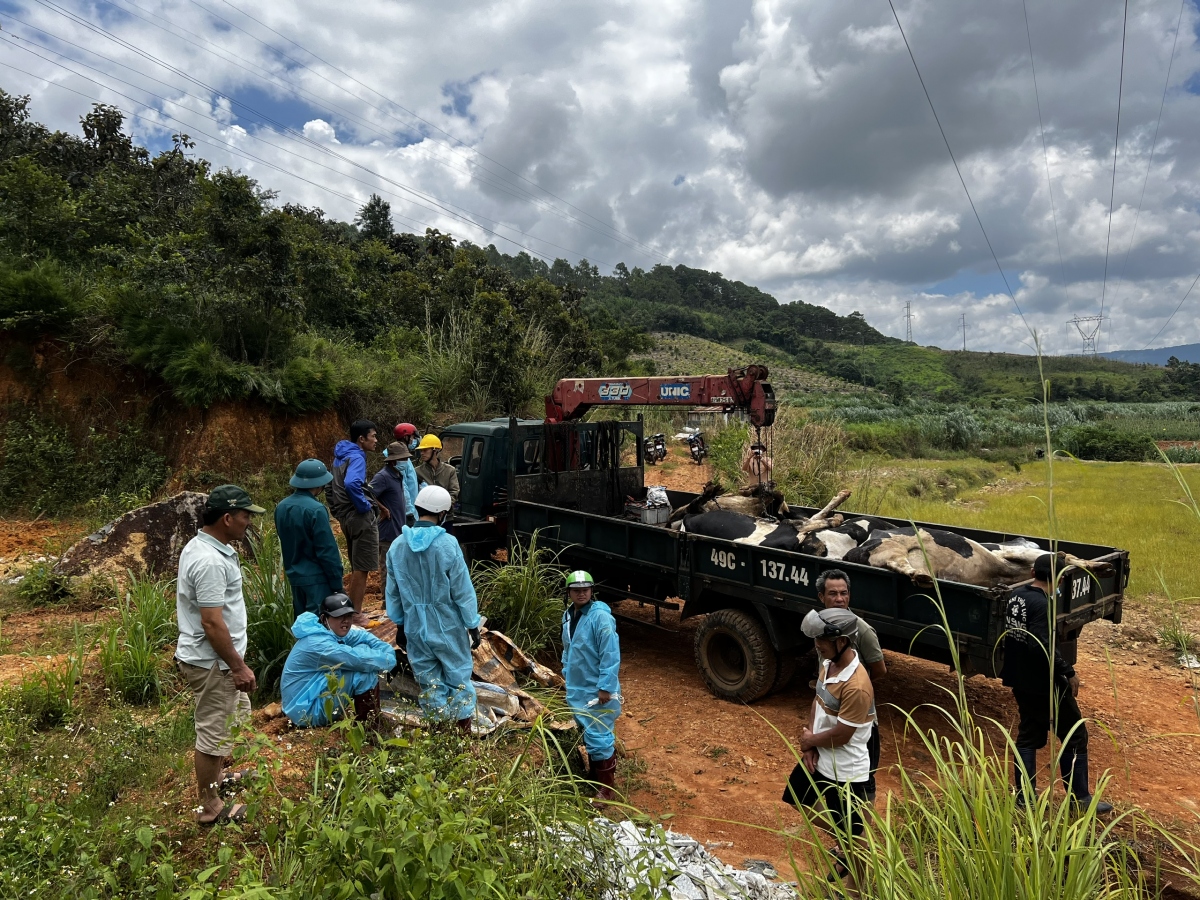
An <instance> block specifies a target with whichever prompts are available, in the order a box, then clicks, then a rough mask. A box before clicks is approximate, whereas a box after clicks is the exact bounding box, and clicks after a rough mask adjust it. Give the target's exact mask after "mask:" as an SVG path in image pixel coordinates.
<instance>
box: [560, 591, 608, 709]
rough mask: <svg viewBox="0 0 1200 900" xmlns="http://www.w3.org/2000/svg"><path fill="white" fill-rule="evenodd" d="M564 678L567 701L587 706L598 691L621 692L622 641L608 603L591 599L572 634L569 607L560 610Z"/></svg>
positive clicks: (578, 705)
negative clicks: (619, 678)
mask: <svg viewBox="0 0 1200 900" xmlns="http://www.w3.org/2000/svg"><path fill="white" fill-rule="evenodd" d="M562 643H563V653H562V661H563V678H564V679H565V680H566V682H567V704H568V705H569V706H570V707H571V708H572V709H575V710H583V709H587V704H588V701H589V700H592V699H595V697H596V694H597V693H598V692H599V691H607V692H608V693H610V694H619V693H621V682H620V681H619V680H618V679H617V672H618V671H619V670H620V668H621V644H620V642H619V641H618V640H617V622H616V619H614V618H613V614H612V610H610V609H609V608H608V604H606V603H604V602H602V601H600V600H593V601H592V602H591V603H589V604H588V605H587V606H585V607H584V608H583V612H582V613H580V616H579V622H578V624H576V626H575V635H574V637H572V636H571V607H569V606H568V607H567V609H566V612H564V613H563V629H562Z"/></svg>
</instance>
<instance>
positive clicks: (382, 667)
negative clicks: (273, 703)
mask: <svg viewBox="0 0 1200 900" xmlns="http://www.w3.org/2000/svg"><path fill="white" fill-rule="evenodd" d="M292 636H293V637H295V638H296V643H295V644H294V645H293V646H292V651H291V652H290V653H289V654H288V658H287V662H285V663H284V664H283V681H282V683H281V684H280V692H281V693H282V695H283V696H282V706H283V711H284V713H285V714H286V715H287V717H288V718H289V719H291V720H292V724H293V725H297V726H299V727H301V728H307V727H310V726H320V725H328V724H329V717H328V716H327V715H326V712H325V701H326V699H327V698H328V697H329V678H328V676H329V673H330V672H332V673H334V674H335V675H337V676H340V677H341V678H342V679H343V681H344V683H343V685H342V687H341V689H340V690H339V691H338V692H337V694H336V695H335V696H334V697H333V709H334V716H335V717H336V716H337V715H338V714H339V713H340V712H341V711H343V710H345V708H346V707H347V706H349V705H350V703H351V701H352V698H353V697H354V696H355V695H356V694H361V693H363V692H365V691H369V690H371V689H372V688H373V687H375V685H376V684H378V683H379V673H380V672H388V671H391V669H392V668H393V667H394V666H395V665H396V650H395V648H394V647H392V645H391V644H389V643H387V642H386V641H381V640H380V639H379V638H377V637H375V635H373V634H371V632H369V631H365V630H364V629H362V628H351V629H350V630H349V631H348V632H347V633H346V636H345V637H344V638H339V637H338V636H337V635H336V634H334V633H333V632H332V631H330V630H329V629H328V628H326V627H325V626H324V625H322V624H321V623H320V621H319V620H318V619H317V617H316V616H315V615H313V614H312V613H310V612H306V613H302V614H301V616H300V618H298V619H296V621H295V622H293V623H292Z"/></svg>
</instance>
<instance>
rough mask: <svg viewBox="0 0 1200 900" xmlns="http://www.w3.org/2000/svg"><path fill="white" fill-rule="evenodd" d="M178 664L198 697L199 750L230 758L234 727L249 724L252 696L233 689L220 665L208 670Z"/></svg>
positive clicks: (188, 664)
mask: <svg viewBox="0 0 1200 900" xmlns="http://www.w3.org/2000/svg"><path fill="white" fill-rule="evenodd" d="M175 662H176V664H177V665H178V666H179V673H180V674H181V675H183V677H184V678H186V679H187V683H188V687H190V688H191V689H192V693H193V694H195V695H196V749H197V750H199V751H200V752H201V753H207V754H208V755H209V756H228V755H229V754H230V752H231V751H232V750H233V740H232V738H231V736H230V732H231V731H232V728H233V725H235V724H240V723H243V722H249V721H250V698H249V696H247V695H246V694H244V693H242V692H241V691H239V690H238V689H237V688H235V687H234V686H233V675H232V674H230V672H229V670H228V669H222V668H221V666H220V663H213V664H212V668H211V669H205V668H203V667H201V666H193V665H192V664H191V663H185V662H183V661H182V660H176V661H175Z"/></svg>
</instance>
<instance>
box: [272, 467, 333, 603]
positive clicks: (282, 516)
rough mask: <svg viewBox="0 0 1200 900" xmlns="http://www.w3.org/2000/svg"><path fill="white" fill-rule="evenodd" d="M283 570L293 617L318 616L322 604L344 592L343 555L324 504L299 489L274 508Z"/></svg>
mask: <svg viewBox="0 0 1200 900" xmlns="http://www.w3.org/2000/svg"><path fill="white" fill-rule="evenodd" d="M275 531H276V533H277V534H278V535H279V549H280V552H281V553H282V555H283V571H284V573H285V574H286V575H287V580H288V584H290V585H291V586H292V614H293V616H294V617H299V615H300V614H301V613H302V612H304V611H305V610H307V611H308V612H310V613H314V614H315V613H317V612H318V611H319V610H320V608H321V601H322V600H324V599H325V598H326V597H328V596H329V595H330V594H336V593H338V592H339V591H341V590H342V575H343V574H344V573H343V570H342V554H341V551H340V550H338V545H337V540H336V539H335V538H334V536H333V528H332V527H331V526H330V524H329V513H328V512H327V511H326V509H325V504H323V503H322V502H321V501H320V500H318V499H317V498H316V497H314V496H313V495H312V494H310V493H309V492H308V491H302V490H297V491H294V492H293V493H292V494H291V495H290V496H288V497H284V498H283V499H282V500H280V501H279V505H278V506H276V507H275Z"/></svg>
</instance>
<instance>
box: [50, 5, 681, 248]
mask: <svg viewBox="0 0 1200 900" xmlns="http://www.w3.org/2000/svg"><path fill="white" fill-rule="evenodd" d="M38 2H41V0H38ZM102 2H104V3H106V4H108V5H109V6H112V7H113V8H114V9H118V10H120V11H121V12H123V13H124V12H126V10H125V9H124V8H123V7H122V6H119V5H117V3H115V2H114V0H102ZM122 2H123V3H125V4H127V5H129V6H132V7H133V8H134V9H137V10H140V11H141V12H143V13H145V14H146V15H148V16H150V17H151V18H153V19H157V20H159V21H162V22H166V23H167V25H169V26H170V28H174V29H178V31H181V32H183V33H184V34H188V35H191V36H192V37H194V38H196V40H190V39H189V38H186V37H183V35H180V34H176V33H175V32H174V31H171V30H170V28H168V27H167V26H164V25H160V24H157V23H156V22H151V21H149V20H148V19H145V18H143V17H142V16H139V15H138V14H137V13H127V14H128V15H131V16H133V17H134V18H136V19H139V20H140V21H142V22H145V23H146V24H147V25H151V26H153V27H155V28H158V29H159V30H161V31H164V32H166V33H167V34H168V35H170V36H171V37H173V38H175V39H177V40H180V41H183V42H184V43H187V44H190V45H192V46H193V47H196V48H198V49H200V50H203V51H204V52H206V53H210V54H212V55H213V56H217V58H218V59H221V60H222V61H223V62H227V63H229V64H231V65H234V66H236V67H237V68H239V69H242V70H243V71H245V72H248V73H250V74H251V75H255V77H257V78H260V79H262V80H263V81H267V82H268V83H270V84H273V85H276V86H279V87H282V88H284V89H285V90H287V91H289V92H290V93H292V94H294V95H296V96H298V97H304V98H305V99H306V100H308V101H309V102H312V103H313V104H314V107H315V109H316V110H317V111H319V112H323V113H325V114H326V115H329V116H331V117H333V116H339V115H340V116H342V117H343V118H345V119H348V120H350V121H351V122H353V123H354V124H357V125H358V126H359V127H360V128H363V129H365V130H366V131H367V132H368V133H374V134H376V135H382V136H384V137H386V138H387V139H389V140H392V139H394V135H392V134H391V133H389V132H386V131H384V130H381V129H380V128H379V127H378V126H377V125H375V124H374V123H372V122H370V121H369V120H367V119H365V118H363V117H361V116H359V115H357V114H355V113H352V112H350V111H349V110H347V109H345V108H343V107H340V106H337V105H335V104H332V103H329V102H328V101H327V100H325V99H324V98H322V97H320V96H318V95H316V94H313V93H312V92H311V91H307V90H305V89H304V88H300V87H297V86H295V85H293V84H292V83H291V82H290V81H288V80H287V79H286V78H284V77H282V76H280V75H278V74H275V73H273V72H270V71H268V70H267V69H264V68H263V67H261V66H258V65H255V64H254V63H249V64H250V65H251V66H253V68H254V69H255V70H257V71H256V72H252V71H251V70H250V69H249V68H247V67H246V66H245V65H242V63H241V62H239V61H238V60H237V59H229V58H227V57H228V54H227V53H226V51H225V50H224V48H221V47H219V46H218V45H217V44H214V43H213V42H212V41H210V40H208V39H207V38H205V37H204V36H203V35H200V34H197V33H196V32H194V31H190V30H189V29H187V28H184V27H183V26H181V25H178V24H176V23H175V22H172V21H171V20H169V19H165V18H163V17H162V16H160V15H158V14H156V13H154V12H152V11H150V10H148V9H145V8H144V7H142V6H139V5H138V4H137V3H135V2H133V0H122ZM191 2H193V3H194V5H195V6H197V7H198V8H199V9H201V10H203V11H204V12H205V13H207V14H208V15H210V16H212V17H213V18H214V19H217V20H218V21H220V22H223V23H225V24H226V25H228V26H229V27H230V28H233V29H236V30H238V31H240V32H242V33H243V34H245V35H246V36H247V37H249V38H250V39H251V40H254V41H256V42H258V43H259V44H261V45H262V46H264V47H266V48H267V49H268V50H269V51H271V52H272V53H274V54H278V55H280V56H282V57H283V58H284V59H286V60H289V61H290V62H292V63H294V64H295V65H297V66H299V67H301V68H303V69H304V70H305V71H307V72H311V73H312V74H313V75H314V76H316V77H317V78H320V79H321V80H323V81H325V82H326V83H328V84H330V85H331V86H333V87H335V88H337V89H338V90H340V91H343V92H345V93H346V94H348V95H349V96H351V97H353V98H354V99H355V100H358V101H359V102H360V103H365V104H366V105H367V106H368V107H370V108H371V109H374V110H375V111H376V112H378V113H380V114H382V115H384V116H387V117H389V118H392V119H394V120H395V121H397V122H399V123H400V124H401V125H403V126H404V127H405V128H408V123H405V122H403V120H401V119H399V118H398V117H396V116H395V115H393V114H392V113H390V112H389V111H388V110H386V109H383V108H382V107H380V106H378V105H376V104H373V103H371V102H370V101H368V100H366V99H364V98H362V97H359V96H358V95H357V94H354V93H353V92H351V91H348V90H347V89H346V88H344V87H343V86H341V85H339V84H338V83H337V82H336V81H333V80H332V79H329V78H327V77H326V76H324V75H323V74H321V73H320V72H318V71H316V70H315V69H312V68H311V67H310V66H307V65H305V64H304V63H303V62H301V61H299V60H297V59H295V58H294V57H292V56H288V55H287V54H286V53H283V52H282V51H280V50H278V49H277V48H275V47H272V46H271V45H270V44H268V43H266V42H265V41H263V40H262V39H261V38H259V37H257V36H256V35H253V34H251V33H250V32H248V31H246V29H244V28H242V27H241V26H239V25H236V24H234V23H233V22H230V21H229V20H228V19H225V18H223V17H221V16H219V15H217V14H216V13H213V12H212V11H211V10H209V9H207V8H206V7H204V6H202V5H201V4H199V3H196V2H195V0H191ZM197 41H199V42H200V43H197ZM213 48H217V49H215V50H214V49H213ZM218 51H219V52H220V54H221V55H219V56H218ZM247 62H249V61H248V60H247ZM262 73H265V74H262ZM235 102H236V101H235ZM327 107H328V108H327ZM439 143H440V142H439ZM443 146H444V145H443ZM447 149H450V150H451V151H452V152H455V153H456V155H458V156H459V157H460V158H462V159H467V157H465V156H464V155H463V154H462V153H460V152H458V151H455V150H454V148H447ZM420 152H421V154H422V155H423V156H424V157H425V158H427V159H429V160H432V161H433V162H435V163H437V164H438V165H441V166H445V167H446V168H448V169H451V170H452V171H456V172H463V173H465V174H467V175H469V176H471V177H472V178H476V179H478V180H479V182H480V183H481V184H484V185H487V186H488V187H491V188H493V189H495V190H497V191H499V192H501V193H503V194H507V195H508V196H510V197H512V198H513V199H515V200H517V201H519V202H523V203H530V204H532V205H533V206H534V207H535V208H537V209H539V210H541V211H542V212H545V213H549V214H550V215H553V216H555V217H556V218H559V219H562V220H564V221H569V222H574V223H575V224H577V225H579V226H581V227H583V228H586V229H588V230H589V231H592V232H594V233H595V234H598V235H600V237H602V238H604V239H605V240H610V241H613V242H615V243H618V244H621V245H623V246H626V247H628V248H629V249H631V250H635V251H638V252H641V253H645V254H647V255H649V256H652V257H657V258H659V259H666V258H667V257H665V256H664V255H663V254H661V253H659V252H658V251H656V250H654V248H652V247H650V246H649V245H647V244H645V243H644V242H641V241H638V240H636V239H634V238H630V239H629V240H624V239H623V238H624V236H623V235H621V236H616V237H614V235H613V234H609V233H607V232H604V231H601V230H599V229H598V228H596V227H595V226H594V225H592V224H591V223H589V222H585V221H583V220H582V219H579V218H578V217H576V216H573V215H571V214H570V213H569V212H564V211H562V210H559V209H557V208H556V207H554V206H552V205H550V204H549V203H547V202H545V201H544V200H542V199H540V198H538V197H535V196H534V195H533V194H531V193H530V192H529V191H526V190H524V189H522V188H521V187H519V186H517V185H512V184H510V183H508V182H506V181H497V180H491V178H488V177H483V176H493V177H498V176H496V173H493V172H490V171H489V170H488V169H487V168H485V167H483V166H481V165H478V164H477V163H476V164H475V166H474V168H473V169H472V168H462V167H459V166H455V165H452V164H451V163H450V162H449V161H447V160H445V159H442V158H440V157H438V156H436V155H434V154H432V153H430V152H429V151H428V149H427V148H426V147H424V146H423V145H422V146H420ZM468 162H470V160H469V159H468ZM518 191H519V192H520V193H517V192H518ZM590 218H595V217H594V216H590ZM604 227H606V228H608V229H609V231H613V230H614V229H612V227H611V226H608V225H606V226H604ZM617 234H618V235H620V233H619V232H617ZM568 252H575V251H568Z"/></svg>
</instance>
